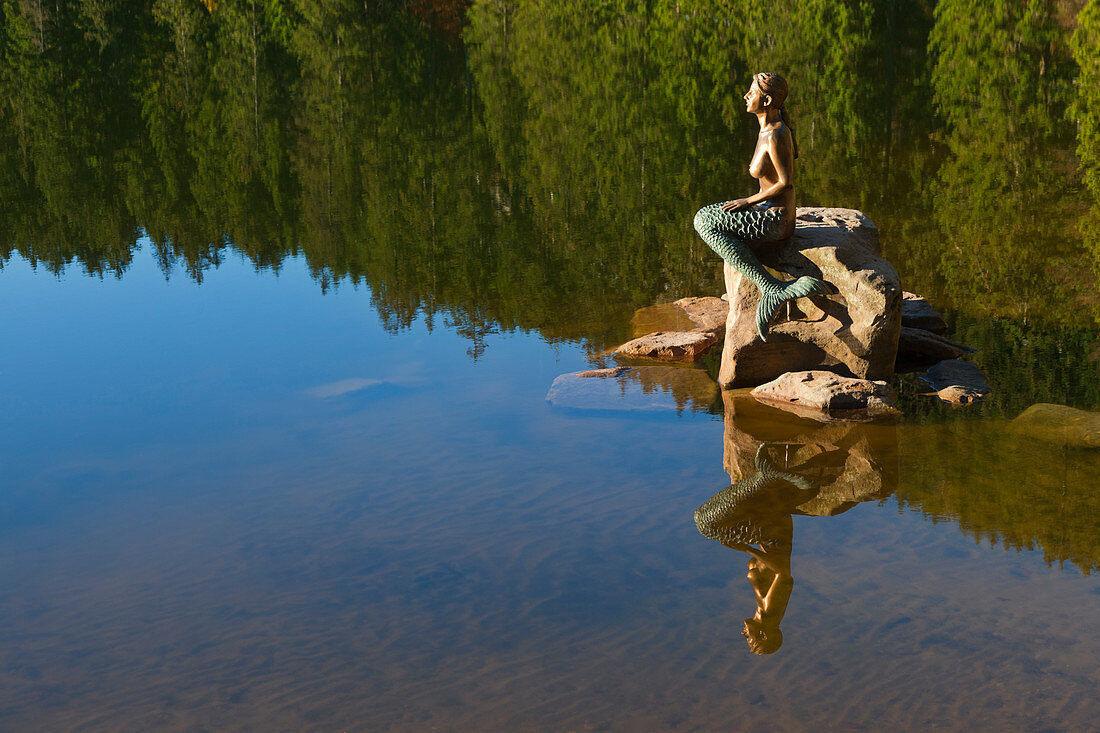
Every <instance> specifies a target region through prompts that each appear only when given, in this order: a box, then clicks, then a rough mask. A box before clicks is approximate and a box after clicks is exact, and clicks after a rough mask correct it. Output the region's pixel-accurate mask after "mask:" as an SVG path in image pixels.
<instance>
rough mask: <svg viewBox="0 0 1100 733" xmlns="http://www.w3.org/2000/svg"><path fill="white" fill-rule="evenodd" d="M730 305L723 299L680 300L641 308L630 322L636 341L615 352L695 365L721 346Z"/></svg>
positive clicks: (629, 342) (635, 312) (693, 298)
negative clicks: (703, 356)
mask: <svg viewBox="0 0 1100 733" xmlns="http://www.w3.org/2000/svg"><path fill="white" fill-rule="evenodd" d="M728 312H729V305H728V304H727V303H726V302H725V301H723V300H722V299H721V298H711V297H703V298H695V297H692V298H681V299H680V300H677V301H676V302H675V303H663V304H661V305H651V306H648V307H646V308H639V309H638V310H636V311H634V317H633V318H631V319H630V325H631V330H632V332H633V334H634V339H633V340H631V341H628V342H626V343H625V344H623V345H622V346H620V347H619V348H618V349H616V351H617V352H618V353H620V354H622V355H623V356H632V357H642V358H646V359H662V360H664V361H695V360H696V359H698V358H699V357H700V356H702V355H703V354H705V353H706V352H707V351H708V350H709V349H710V347H712V346H714V344H716V343H718V340H719V339H720V338H721V337H722V331H723V329H724V328H725V324H726V314H727V313H728Z"/></svg>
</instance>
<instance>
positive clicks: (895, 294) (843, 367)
mask: <svg viewBox="0 0 1100 733" xmlns="http://www.w3.org/2000/svg"><path fill="white" fill-rule="evenodd" d="M754 251H755V252H756V254H757V256H758V257H759V258H760V261H761V262H762V263H763V264H764V265H765V266H766V267H767V268H769V269H770V270H771V271H772V272H773V273H774V274H776V275H777V276H778V277H780V278H781V279H783V280H790V279H793V278H796V277H800V276H802V275H813V276H815V277H819V278H821V279H823V280H825V281H826V282H827V283H829V284H830V285H831V286H832V287H833V288H834V290H835V293H834V294H832V295H815V296H812V297H810V298H799V299H797V300H795V301H791V302H790V304H789V306H783V307H781V308H780V311H779V314H778V315H777V316H776V318H775V320H774V321H773V322H772V324H771V327H770V330H769V332H768V340H767V341H766V342H764V341H761V340H760V337H759V336H758V335H757V332H756V305H757V303H758V302H759V300H760V294H759V291H758V290H757V288H756V286H755V285H753V284H752V283H750V282H748V281H747V280H745V278H743V277H742V275H741V274H740V273H739V272H737V271H736V270H734V269H733V268H732V267H731V266H730V265H728V264H726V265H725V268H724V272H725V278H726V290H727V296H728V300H729V303H730V314H729V317H728V319H727V321H726V343H725V348H724V349H723V351H722V368H721V371H720V373H719V379H718V381H719V382H720V383H721V384H722V386H723V387H738V386H753V385H757V384H762V383H764V382H767V381H770V380H772V379H775V378H776V377H778V376H780V375H781V374H783V373H784V372H788V371H804V370H809V369H827V370H829V371H834V372H837V373H842V374H846V375H851V376H855V377H860V378H866V379H887V378H888V377H890V376H891V375H892V374H893V371H894V361H895V357H896V353H897V344H898V334H899V330H900V328H901V299H902V298H901V293H902V290H901V281H900V280H899V278H898V274H897V271H896V270H895V269H894V266H893V265H891V264H890V263H889V262H887V261H886V260H884V259H882V257H881V256H880V250H879V238H878V229H877V228H875V225H874V224H873V223H872V222H871V220H870V219H868V218H867V217H866V216H865V215H863V214H862V213H861V212H859V211H855V210H853V209H829V208H805V207H804V208H800V209H798V222H797V226H796V228H795V232H794V235H793V236H792V237H791V239H790V240H788V241H787V242H785V243H783V244H781V245H778V246H777V245H774V244H772V245H768V244H765V245H762V246H760V247H758V248H756V249H755V250H754Z"/></svg>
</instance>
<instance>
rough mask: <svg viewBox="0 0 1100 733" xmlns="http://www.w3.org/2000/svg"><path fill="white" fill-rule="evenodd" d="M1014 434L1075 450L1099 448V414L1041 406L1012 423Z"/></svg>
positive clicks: (1034, 406) (1026, 412) (1031, 408)
mask: <svg viewBox="0 0 1100 733" xmlns="http://www.w3.org/2000/svg"><path fill="white" fill-rule="evenodd" d="M1010 427H1011V429H1012V430H1013V432H1017V433H1024V434H1026V435H1028V436H1030V437H1033V438H1037V439H1039V440H1043V441H1047V442H1051V443H1059V444H1061V445H1067V446H1070V447H1074V448H1100V412H1089V411H1088V410H1078V409H1076V408H1073V407H1066V406H1065V405H1051V404H1047V403H1039V404H1037V405H1032V406H1031V407H1029V408H1027V409H1026V410H1024V411H1023V412H1022V413H1020V416H1019V417H1017V418H1016V419H1015V420H1013V421H1012V422H1011V423H1010Z"/></svg>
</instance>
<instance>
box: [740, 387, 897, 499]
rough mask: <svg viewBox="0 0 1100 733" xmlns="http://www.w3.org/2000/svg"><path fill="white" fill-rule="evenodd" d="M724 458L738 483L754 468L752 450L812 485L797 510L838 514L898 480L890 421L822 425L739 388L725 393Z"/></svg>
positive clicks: (889, 488)
mask: <svg viewBox="0 0 1100 733" xmlns="http://www.w3.org/2000/svg"><path fill="white" fill-rule="evenodd" d="M722 399H723V401H724V402H725V448H724V452H723V462H724V465H725V468H726V471H728V472H729V475H730V481H731V482H733V483H737V482H739V481H741V480H742V479H744V478H746V477H749V476H752V475H753V474H754V473H755V472H756V471H757V458H756V456H757V453H758V451H760V448H761V446H764V454H765V455H766V456H767V457H768V460H769V461H770V463H771V465H773V466H775V467H776V469H777V470H780V471H783V472H784V473H787V474H796V475H798V476H801V477H803V478H804V479H806V480H807V481H809V482H810V483H811V484H812V485H813V486H814V487H815V488H816V493H815V494H814V495H813V498H809V499H806V500H804V501H802V502H801V503H800V504H799V505H798V507H797V513H800V514H812V515H815V516H832V515H834V514H840V513H841V512H843V511H846V510H848V509H850V508H851V507H853V506H855V505H856V504H858V503H860V502H863V501H871V500H875V499H881V498H885V497H886V496H889V495H890V494H891V493H893V491H894V489H895V488H896V487H897V479H898V444H897V432H896V429H895V428H894V426H892V425H885V424H879V423H869V424H861V423H850V422H844V423H840V422H836V423H827V424H821V423H817V422H814V421H811V420H806V419H802V418H799V417H797V416H794V415H791V414H789V413H786V412H783V411H780V410H776V409H774V408H772V407H769V406H767V405H763V404H761V403H759V402H757V401H756V400H755V399H753V398H752V397H751V396H749V395H746V394H744V393H735V392H724V393H723V394H722Z"/></svg>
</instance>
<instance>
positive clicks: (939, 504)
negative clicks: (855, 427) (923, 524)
mask: <svg viewBox="0 0 1100 733" xmlns="http://www.w3.org/2000/svg"><path fill="white" fill-rule="evenodd" d="M905 437H906V439H905V440H904V441H902V444H901V445H902V452H901V466H902V477H903V481H902V484H901V487H900V488H899V490H898V493H897V497H898V500H899V502H900V503H901V504H903V505H911V506H914V507H917V508H919V509H920V511H921V513H923V514H924V515H925V516H928V517H931V518H932V519H933V521H936V520H937V519H942V518H944V517H948V518H951V519H954V520H955V521H957V522H958V523H959V525H960V527H961V528H962V529H963V530H964V531H966V532H967V533H969V534H972V535H973V536H974V537H975V538H976V539H977V538H982V539H987V540H989V541H990V542H991V543H992V542H1000V543H1002V544H1003V545H1004V546H1005V547H1011V548H1015V549H1027V550H1035V549H1039V550H1042V552H1043V556H1044V558H1045V559H1046V561H1047V562H1058V563H1059V564H1061V563H1063V562H1070V563H1073V564H1074V565H1076V566H1077V567H1078V568H1080V569H1081V570H1082V571H1084V572H1086V573H1088V572H1091V571H1092V570H1096V569H1098V568H1100V533H1097V531H1096V517H1097V516H1100V496H1098V495H1097V493H1096V477H1097V476H1100V456H1097V455H1096V454H1095V453H1094V452H1087V451H1079V450H1078V451H1075V450H1072V449H1069V450H1067V449H1065V448H1061V447H1054V446H1047V445H1045V444H1042V443H1037V442H1035V441H1034V440H1032V439H1031V438H1029V437H1026V436H1021V435H1015V434H1011V433H1009V432H1008V430H1007V428H1006V425H1005V424H1004V423H1003V422H999V421H997V422H992V421H991V422H982V423H955V425H954V426H952V427H945V426H944V425H942V424H938V425H935V426H928V427H919V428H915V427H914V428H910V429H909V430H908V431H907V434H906V436H905ZM945 457H949V458H945ZM1036 466H1042V467H1043V469H1042V470H1036Z"/></svg>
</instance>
